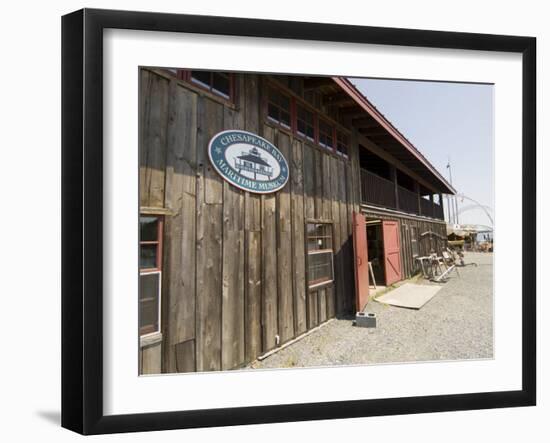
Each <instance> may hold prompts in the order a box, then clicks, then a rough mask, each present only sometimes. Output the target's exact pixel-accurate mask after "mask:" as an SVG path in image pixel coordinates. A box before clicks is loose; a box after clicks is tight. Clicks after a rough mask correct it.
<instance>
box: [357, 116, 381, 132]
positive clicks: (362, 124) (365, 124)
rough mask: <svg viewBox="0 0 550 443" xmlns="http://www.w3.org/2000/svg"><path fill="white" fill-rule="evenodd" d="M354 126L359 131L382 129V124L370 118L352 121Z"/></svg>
mask: <svg viewBox="0 0 550 443" xmlns="http://www.w3.org/2000/svg"><path fill="white" fill-rule="evenodd" d="M352 124H353V126H355V127H356V128H357V129H369V128H377V127H380V123H378V122H377V121H376V120H374V119H373V118H370V117H362V118H357V119H354V120H353V121H352Z"/></svg>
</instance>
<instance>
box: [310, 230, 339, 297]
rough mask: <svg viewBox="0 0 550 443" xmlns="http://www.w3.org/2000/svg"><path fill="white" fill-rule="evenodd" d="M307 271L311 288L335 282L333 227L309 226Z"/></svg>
mask: <svg viewBox="0 0 550 443" xmlns="http://www.w3.org/2000/svg"><path fill="white" fill-rule="evenodd" d="M307 269H308V274H307V275H308V286H309V287H310V288H312V287H315V286H319V285H323V284H327V283H331V282H332V281H334V251H333V249H332V225H330V224H328V223H308V224H307Z"/></svg>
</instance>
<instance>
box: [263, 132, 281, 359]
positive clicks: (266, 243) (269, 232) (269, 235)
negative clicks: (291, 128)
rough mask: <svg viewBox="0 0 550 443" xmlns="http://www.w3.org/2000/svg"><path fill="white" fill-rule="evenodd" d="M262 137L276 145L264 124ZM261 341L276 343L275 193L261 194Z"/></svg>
mask: <svg viewBox="0 0 550 443" xmlns="http://www.w3.org/2000/svg"><path fill="white" fill-rule="evenodd" d="M263 135H264V138H265V139H267V140H268V141H270V142H271V143H273V144H274V145H275V146H277V141H276V139H275V138H276V137H275V130H274V129H273V128H271V127H270V126H267V125H264V129H263ZM262 202H263V203H262V204H263V213H262V216H263V219H262V264H263V278H262V281H263V285H262V286H263V298H262V343H263V346H262V347H263V351H264V352H266V351H269V350H270V349H273V348H274V347H275V346H276V345H277V339H276V337H277V335H278V334H279V330H278V318H277V317H278V310H277V309H278V303H277V281H278V280H277V197H276V195H275V194H266V195H263V196H262Z"/></svg>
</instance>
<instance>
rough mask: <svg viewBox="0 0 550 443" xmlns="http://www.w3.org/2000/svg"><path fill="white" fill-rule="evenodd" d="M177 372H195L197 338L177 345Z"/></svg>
mask: <svg viewBox="0 0 550 443" xmlns="http://www.w3.org/2000/svg"><path fill="white" fill-rule="evenodd" d="M175 354H176V372H195V371H196V370H197V367H196V364H195V340H187V341H184V342H181V343H178V344H177V345H176V346H175Z"/></svg>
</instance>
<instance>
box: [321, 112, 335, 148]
mask: <svg viewBox="0 0 550 443" xmlns="http://www.w3.org/2000/svg"><path fill="white" fill-rule="evenodd" d="M319 144H320V145H321V146H323V147H324V148H327V149H334V128H333V127H332V126H331V125H329V124H328V123H327V122H325V121H324V120H321V119H319Z"/></svg>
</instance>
